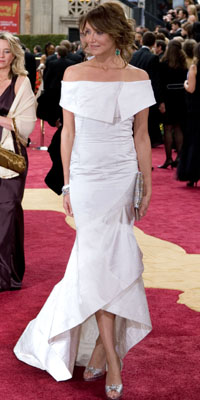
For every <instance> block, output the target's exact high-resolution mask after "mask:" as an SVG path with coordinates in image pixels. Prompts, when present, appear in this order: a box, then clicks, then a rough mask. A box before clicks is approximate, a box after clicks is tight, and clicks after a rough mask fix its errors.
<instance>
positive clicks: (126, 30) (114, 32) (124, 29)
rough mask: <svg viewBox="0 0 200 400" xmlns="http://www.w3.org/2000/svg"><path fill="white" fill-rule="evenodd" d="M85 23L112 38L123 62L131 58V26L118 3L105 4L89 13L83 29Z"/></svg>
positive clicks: (132, 37) (132, 38) (132, 39)
mask: <svg viewBox="0 0 200 400" xmlns="http://www.w3.org/2000/svg"><path fill="white" fill-rule="evenodd" d="M87 22H88V24H90V25H91V26H92V27H93V29H95V30H99V31H101V32H104V33H107V34H109V35H110V36H111V37H112V39H113V40H114V42H115V45H116V48H117V49H119V50H120V54H121V57H122V58H123V60H124V61H125V62H127V61H128V60H129V59H130V58H131V56H132V52H131V50H130V49H131V46H132V44H133V42H134V31H133V25H132V24H131V22H130V21H128V19H127V18H126V15H125V13H124V10H123V8H122V7H121V6H120V5H119V4H118V3H111V2H106V3H103V4H101V5H100V6H98V7H96V8H94V9H93V10H91V11H89V12H88V14H86V15H85V20H84V27H85V25H86V23H87Z"/></svg>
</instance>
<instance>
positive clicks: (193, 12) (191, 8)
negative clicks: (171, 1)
mask: <svg viewBox="0 0 200 400" xmlns="http://www.w3.org/2000/svg"><path fill="white" fill-rule="evenodd" d="M187 11H188V22H190V23H193V22H197V21H198V14H197V9H196V6H195V5H194V4H189V5H188V6H187Z"/></svg>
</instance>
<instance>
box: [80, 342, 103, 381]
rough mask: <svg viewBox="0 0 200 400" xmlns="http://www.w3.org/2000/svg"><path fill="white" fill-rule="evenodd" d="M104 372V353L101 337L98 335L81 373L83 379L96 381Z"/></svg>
mask: <svg viewBox="0 0 200 400" xmlns="http://www.w3.org/2000/svg"><path fill="white" fill-rule="evenodd" d="M105 373H106V355H105V350H104V346H103V343H102V341H101V338H100V337H98V339H97V341H96V346H95V348H94V350H93V353H92V356H91V358H90V361H89V364H88V366H87V367H86V368H85V371H84V373H83V379H84V380H85V381H87V382H91V381H96V380H97V379H100V378H102V377H103V376H104V375H105Z"/></svg>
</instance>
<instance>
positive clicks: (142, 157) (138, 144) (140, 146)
mask: <svg viewBox="0 0 200 400" xmlns="http://www.w3.org/2000/svg"><path fill="white" fill-rule="evenodd" d="M148 115H149V109H148V108H146V109H145V110H142V111H140V112H139V113H138V114H136V116H135V119H134V142H135V148H136V152H137V157H138V164H139V169H140V171H141V172H142V173H143V176H144V196H143V199H142V204H141V207H140V210H139V213H140V216H141V217H143V216H144V215H145V214H146V212H147V208H148V205H149V202H150V199H151V191H152V187H151V169H152V164H151V143H150V138H149V134H148Z"/></svg>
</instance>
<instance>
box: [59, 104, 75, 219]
mask: <svg viewBox="0 0 200 400" xmlns="http://www.w3.org/2000/svg"><path fill="white" fill-rule="evenodd" d="M74 136H75V123H74V114H73V113H71V112H70V111H67V110H64V109H63V129H62V132H61V159H62V165H63V175H64V185H67V184H69V168H70V159H71V152H72V146H73V143H74ZM63 206H64V209H65V211H66V214H67V215H72V208H71V203H70V196H69V194H65V195H64V198H63Z"/></svg>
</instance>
